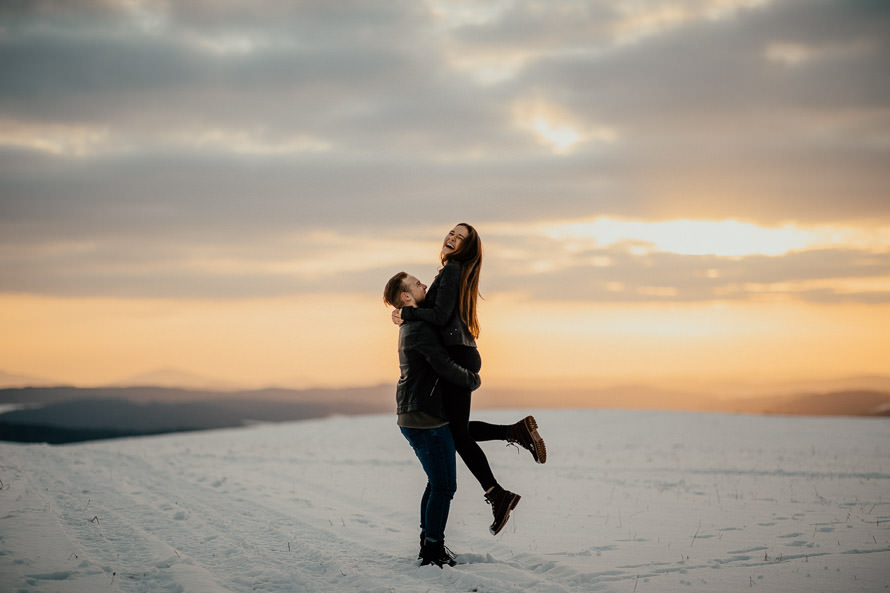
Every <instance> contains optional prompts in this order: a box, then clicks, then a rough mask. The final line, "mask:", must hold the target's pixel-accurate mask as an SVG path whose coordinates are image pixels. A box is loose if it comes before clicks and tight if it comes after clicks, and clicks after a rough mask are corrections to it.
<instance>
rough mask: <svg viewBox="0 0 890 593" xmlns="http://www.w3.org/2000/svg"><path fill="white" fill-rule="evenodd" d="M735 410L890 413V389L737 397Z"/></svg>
mask: <svg viewBox="0 0 890 593" xmlns="http://www.w3.org/2000/svg"><path fill="white" fill-rule="evenodd" d="M734 411H738V412H748V413H754V414H789V415H795V416H890V393H885V392H882V391H834V392H830V393H812V394H803V395H793V396H787V397H758V398H753V399H748V400H737V401H736V402H735V409H734Z"/></svg>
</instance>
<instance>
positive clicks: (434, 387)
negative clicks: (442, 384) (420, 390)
mask: <svg viewBox="0 0 890 593" xmlns="http://www.w3.org/2000/svg"><path fill="white" fill-rule="evenodd" d="M438 385H439V377H436V381H435V382H434V383H433V388H432V389H431V390H430V394H429V395H428V396H427V397H433V394H434V393H435V392H436V387H437V386H438Z"/></svg>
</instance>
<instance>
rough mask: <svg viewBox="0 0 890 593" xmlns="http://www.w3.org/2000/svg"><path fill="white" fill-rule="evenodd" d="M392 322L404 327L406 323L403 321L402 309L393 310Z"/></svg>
mask: <svg viewBox="0 0 890 593" xmlns="http://www.w3.org/2000/svg"><path fill="white" fill-rule="evenodd" d="M392 322H393V323H395V324H396V325H402V324H403V323H405V322H404V321H402V310H401V309H393V310H392Z"/></svg>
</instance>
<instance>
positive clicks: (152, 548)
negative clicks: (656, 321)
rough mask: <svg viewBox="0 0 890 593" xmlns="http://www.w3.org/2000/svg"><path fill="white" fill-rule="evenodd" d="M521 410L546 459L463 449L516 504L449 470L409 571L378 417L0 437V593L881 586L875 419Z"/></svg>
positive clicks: (408, 523) (888, 434)
mask: <svg viewBox="0 0 890 593" xmlns="http://www.w3.org/2000/svg"><path fill="white" fill-rule="evenodd" d="M474 417H476V418H478V419H483V420H488V421H495V422H512V421H513V420H516V419H518V418H519V417H520V415H519V414H518V413H515V412H510V411H502V410H498V411H491V410H485V411H481V412H476V413H474ZM535 417H536V418H537V419H538V422H539V424H540V427H541V428H540V431H541V434H542V436H543V437H544V439H545V440H546V442H547V446H548V452H549V458H548V461H547V463H546V464H545V465H537V464H535V463H534V462H533V461H532V459H531V455H529V454H528V453H527V452H525V451H522V452H519V451H517V450H516V449H514V448H511V447H505V446H504V445H503V444H502V443H483V444H482V446H483V448H484V449H485V451H486V453H487V454H488V456H489V460H490V462H491V465H492V467H493V469H494V471H495V475H496V476H497V477H498V478H499V480H500V482H501V483H502V484H503V485H504V486H505V487H506V488H508V489H511V490H514V491H516V492H519V493H520V494H522V497H523V498H522V501H521V502H520V504H519V506H518V507H517V509H516V511H515V512H514V515H513V517H512V518H511V519H510V522H509V523H508V524H507V527H506V528H505V529H504V530H503V531H502V532H501V534H500V535H498V536H497V537H492V536H491V535H490V534H489V533H488V529H487V527H488V524H489V522H490V510H489V507H488V506H487V505H486V504H484V502H483V499H482V496H481V491H480V489H479V487H478V485H477V484H476V483H475V481H474V480H473V479H472V477H471V476H470V474H469V472H467V471H466V469H465V468H464V467H463V465H462V464H460V462H458V463H459V474H458V493H457V495H456V497H455V499H454V504H453V506H452V512H451V518H450V520H449V524H448V529H447V542H448V545H449V547H451V549H452V550H454V551H455V552H456V553H457V554H458V557H459V559H460V560H461V561H463V562H464V564H461V565H459V566H456V567H454V568H447V567H446V568H445V569H439V568H437V567H434V566H427V567H419V566H417V561H416V560H415V557H416V554H417V547H418V540H417V537H418V529H417V515H418V503H419V498H420V494H421V492H422V489H423V486H424V476H423V473H422V471H421V469H420V465H419V463H418V462H417V459H416V458H415V457H414V455H413V453H412V451H411V449H410V447H409V446H408V443H407V442H406V441H405V440H404V438H403V437H402V436H401V435H400V434H399V432H398V429H397V427H396V426H395V419H394V417H393V416H390V415H376V416H359V417H333V418H327V419H322V420H313V421H304V422H295V423H287V424H271V425H257V426H251V427H248V428H243V429H232V430H219V431H209V432H202V433H187V434H175V435H166V436H159V437H149V438H140V439H128V440H118V441H102V442H94V443H86V444H80V445H71V446H64V447H50V446H45V445H19V444H9V443H4V444H0V480H2V484H0V486H2V490H0V591H4V592H7V591H8V592H11V593H25V592H29V593H31V592H35V593H50V592H63V593H67V592H84V593H96V592H104V591H111V592H114V591H124V592H152V593H154V592H166V593H179V592H182V593H193V592H196V593H203V592H207V593H219V592H226V591H229V592H248V591H249V592H254V591H260V592H273V593H284V592H288V593H290V592H302V591H308V592H313V593H314V592H324V591H338V592H339V591H366V592H371V593H378V592H379V593H390V592H424V591H446V592H469V591H475V592H478V593H501V592H514V591H515V592H519V591H523V592H524V591H536V592H558V593H562V592H582V591H583V592H588V591H620V592H623V593H634V592H636V593H646V592H658V593H664V592H672V591H708V592H714V591H742V590H744V591H761V592H763V591H783V592H794V591H800V592H804V591H805V592H807V593H810V592H814V591H816V592H818V591H837V592H841V591H843V592H848V591H885V590H888V588H890V422H888V421H887V419H862V418H803V417H765V416H744V415H728V414H704V413H679V412H639V411H596V410H585V411H557V410H544V411H538V412H535Z"/></svg>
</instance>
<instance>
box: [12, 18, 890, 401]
mask: <svg viewBox="0 0 890 593" xmlns="http://www.w3.org/2000/svg"><path fill="white" fill-rule="evenodd" d="M888 31H890V4H888V3H886V2H883V1H880V0H839V1H826V0H772V1H770V0H638V1H623V2H612V1H606V0H602V1H595V0H587V1H582V0H577V1H575V0H565V1H558V2H553V1H543V0H500V1H489V2H481V1H473V0H466V1H455V0H448V1H444V0H441V1H440V0H425V1H421V0H404V1H390V2H365V1H362V2H360V1H349V0H344V1H341V2H328V1H326V0H307V1H303V2H291V1H284V0H281V1H275V0H268V1H256V2H249V3H244V2H234V1H229V0H220V1H215V2H207V1H204V0H183V1H177V2H166V1H161V0H144V1H141V0H126V1H124V0H120V1H119V0H95V1H88V0H84V1H77V0H74V1H66V2H57V1H41V0H36V1H33V2H5V3H3V4H2V7H0V326H2V327H3V328H4V329H3V332H2V336H0V382H5V383H6V384H18V383H22V382H56V383H67V384H74V385H85V386H86V385H102V384H107V383H115V382H127V381H132V380H133V379H134V378H140V379H154V380H158V381H159V380H161V379H162V378H163V377H167V378H168V379H170V377H176V378H177V380H179V381H182V382H185V381H187V380H188V381H193V382H194V381H199V380H201V381H206V382H208V383H213V384H214V385H225V386H232V387H235V386H237V387H259V386H269V385H277V386H292V387H309V386H347V385H350V386H351V385H369V384H378V383H386V382H393V383H394V382H395V380H396V379H397V376H398V370H397V362H396V335H397V331H396V329H395V326H393V325H392V324H391V322H390V321H389V311H388V310H387V309H386V307H385V306H384V305H383V303H382V300H381V295H382V289H383V286H384V284H385V282H386V280H387V279H388V278H389V277H390V276H391V275H392V274H394V273H395V272H398V271H401V270H405V271H408V272H409V273H412V274H414V275H416V276H418V277H419V278H421V279H422V280H425V281H426V282H428V283H429V282H430V281H432V279H433V278H434V276H435V274H436V271H437V269H438V252H439V248H440V244H441V241H442V238H443V237H444V236H445V234H446V233H447V232H448V230H450V229H451V227H452V226H453V225H454V224H456V223H458V222H463V221H466V222H470V223H472V224H473V225H475V226H476V228H477V229H478V231H479V233H480V235H481V237H482V240H483V245H484V252H485V259H484V263H483V273H482V280H481V286H480V287H481V290H482V293H483V297H484V300H483V301H482V302H481V304H480V322H481V325H482V335H481V336H480V340H479V347H480V352H481V354H482V357H483V361H484V363H483V372H482V378H483V386H495V387H510V386H529V385H537V386H542V387H548V388H552V389H554V390H555V391H558V389H559V388H560V387H569V386H571V387H584V386H592V385H604V384H613V383H641V384H651V385H667V384H681V383H684V382H685V383H690V382H696V383H701V384H713V385H717V384H721V383H726V382H749V383H764V382H766V383H768V382H774V381H792V380H821V379H825V380H827V379H833V378H839V377H849V376H859V375H875V374H890V365H888V362H887V361H888V360H890V337H888V336H890V173H888V166H887V165H888V163H890V158H888V157H890V76H888V74H890V36H888V35H887V32H888ZM171 380H172V379H171ZM553 397H554V398H558V395H557V394H554V396H553Z"/></svg>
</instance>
